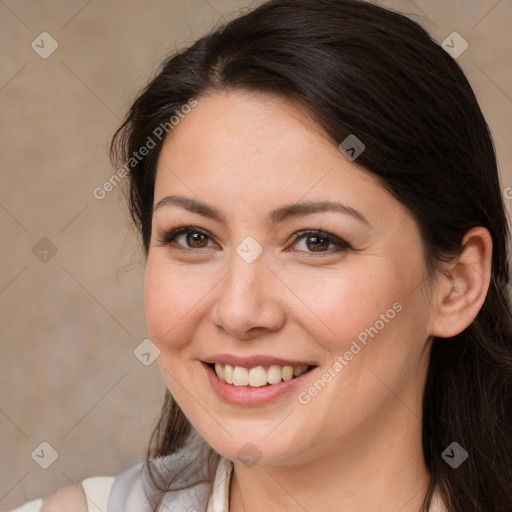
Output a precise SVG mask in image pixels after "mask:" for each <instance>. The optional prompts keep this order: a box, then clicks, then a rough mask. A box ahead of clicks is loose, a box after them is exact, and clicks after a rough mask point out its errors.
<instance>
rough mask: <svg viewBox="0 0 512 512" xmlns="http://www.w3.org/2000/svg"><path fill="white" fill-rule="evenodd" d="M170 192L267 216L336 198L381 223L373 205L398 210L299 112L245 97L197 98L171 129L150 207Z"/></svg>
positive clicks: (283, 103) (280, 102)
mask: <svg viewBox="0 0 512 512" xmlns="http://www.w3.org/2000/svg"><path fill="white" fill-rule="evenodd" d="M169 194H182V195H188V196H198V197H201V198H203V199H204V200H205V202H213V203H215V204H216V205H218V206H219V208H221V209H222V208H229V207H230V206H234V205H236V204H238V205H240V206H245V207H246V208H247V209H248V210H249V209H253V210H262V209H265V210H268V211H269V210H270V209H273V208H274V207H276V206H279V205H281V204H283V203H290V202H298V201H300V200H301V199H305V200H308V201H318V200H332V201H342V202H345V203H350V206H354V207H355V208H357V209H358V210H360V211H364V214H365V216H366V215H367V214H368V217H372V215H373V216H374V220H375V221H377V220H379V221H382V220H384V219H383V218H382V213H383V212H381V213H380V214H379V212H376V208H378V207H379V205H380V208H381V209H383V210H385V212H384V213H385V214H386V215H388V214H393V213H396V212H393V209H392V208H390V206H392V205H394V206H395V207H396V208H400V206H401V205H400V203H398V201H397V200H396V199H395V198H394V197H393V196H391V194H389V193H388V192H387V190H386V189H384V187H382V185H381V184H380V183H379V182H378V180H377V178H376V177H374V176H372V175H371V174H369V173H368V172H367V171H365V170H364V169H362V168H361V167H360V166H358V165H357V164H356V163H355V162H350V161H349V160H348V159H347V158H346V157H345V156H344V155H343V154H342V153H341V152H340V151H339V149H338V148H337V146H336V144H335V143H334V142H333V141H331V140H329V138H328V137H327V136H326V135H325V133H324V132H323V131H322V129H321V128H320V127H319V126H318V125H317V124H316V123H315V122H314V121H313V120H312V119H311V118H310V117H309V116H308V115H307V114H306V113H305V112H304V110H303V109H301V108H300V107H298V106H297V105H295V104H293V103H292V102H291V101H289V100H285V99H283V98H280V97H275V96H270V95H265V94H254V93H250V94H249V93H245V92H223V93H216V94H212V95H210V96H206V97H201V98H198V103H197V105H196V106H195V107H194V108H192V109H191V111H190V113H188V114H186V115H185V116H184V117H183V118H182V119H181V120H180V122H179V123H178V124H177V125H175V126H174V128H173V129H172V131H171V132H170V133H169V135H168V136H167V137H166V139H165V141H164V144H163V147H162V150H161V153H160V157H159V160H158V165H157V177H156V184H155V199H154V202H155V204H156V203H157V202H158V201H159V200H161V199H162V198H163V197H165V196H166V195H169ZM206 199H209V201H206ZM402 213H403V212H402ZM368 217H367V218H368ZM369 220H370V219H369Z"/></svg>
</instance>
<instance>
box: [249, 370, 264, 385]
mask: <svg viewBox="0 0 512 512" xmlns="http://www.w3.org/2000/svg"><path fill="white" fill-rule="evenodd" d="M266 384H267V372H266V371H265V368H263V366H256V368H251V369H250V371H249V386H252V387H253V388H259V387H261V386H265V385H266Z"/></svg>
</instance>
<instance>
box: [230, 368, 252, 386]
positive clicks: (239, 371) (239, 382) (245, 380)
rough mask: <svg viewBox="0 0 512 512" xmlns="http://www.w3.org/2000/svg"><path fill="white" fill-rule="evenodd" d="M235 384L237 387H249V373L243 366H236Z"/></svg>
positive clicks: (234, 373) (234, 371)
mask: <svg viewBox="0 0 512 512" xmlns="http://www.w3.org/2000/svg"><path fill="white" fill-rule="evenodd" d="M233 384H234V385H235V386H247V385H248V384H249V371H248V370H247V368H243V367H242V366H235V369H234V370H233Z"/></svg>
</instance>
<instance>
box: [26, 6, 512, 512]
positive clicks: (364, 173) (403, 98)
mask: <svg viewBox="0 0 512 512" xmlns="http://www.w3.org/2000/svg"><path fill="white" fill-rule="evenodd" d="M112 154H113V157H114V161H115V162H116V164H117V166H118V169H120V171H119V173H120V174H124V175H126V174H127V175H129V183H130V196H129V200H130V207H131V212H132V217H133V220H134V222H135V225H136V226H137V228H138V229H139V231H140V234H141V239H142V242H143V246H144V250H145V254H146V257H147V260H146V274H145V290H144V293H145V310H146V319H147V326H148V331H149V334H150V337H151V339H152V341H153V343H154V344H155V346H156V347H157V348H158V350H159V357H158V359H157V361H158V364H159V367H160V370H161V372H162V376H163V378H164V380H165V382H166V385H167V387H168V391H167V393H166V397H165V403H164V406H163V409H162V414H161V417H160V419H159V421H158V424H157V426H156V429H155V431H154V433H153V436H152V438H151V441H150V446H149V448H148V452H147V459H146V461H145V463H140V464H139V465H137V466H134V467H133V468H130V469H129V470H127V471H125V472H123V473H121V474H120V475H117V476H116V477H109V478H98V479H87V480H86V481H84V488H85V492H86V494H87V502H86V498H85V497H84V494H83V489H81V488H80V486H75V487H69V488H65V489H63V490H61V491H59V492H58V493H57V494H55V495H53V496H52V497H50V498H49V499H48V500H47V501H45V503H44V504H43V507H42V510H43V511H45V510H48V511H54V510H60V508H59V507H61V508H62V507H65V508H66V510H87V507H89V510H93V509H94V510H96V508H94V507H95V506H96V507H98V508H99V509H100V510H106V511H108V512H118V511H121V510H122V511H124V512H129V511H135V510H137V511H147V512H149V511H156V510H188V511H192V510H198V511H199V510H207V511H208V512H213V511H229V512H241V511H246V512H252V511H259V510H267V511H272V512H273V511H277V510H302V511H303V510H308V511H313V510H315V511H319V510H321V511H325V512H330V511H338V510H343V511H344V512H355V511H374V510H375V511H377V510H378V511H380V512H388V511H389V512H391V511H398V510H400V511H402V512H417V511H422V512H426V511H429V512H445V511H450V512H459V511H460V512H462V511H468V510H471V511H477V512H490V511H506V510H508V511H510V510H512V469H511V453H512V451H511V447H512V446H511V441H510V424H511V418H512V411H511V403H512V400H511V398H512V397H511V388H510V378H511V374H512V344H511V342H512V337H511V332H512V331H511V314H510V311H511V308H510V302H509V297H508V293H507V292H508V284H509V269H508V254H507V243H508V236H509V233H508V224H507V218H506V213H505V209H504V205H503V200H502V196H501V191H500V183H499V177H498V171H497V165H496V159H495V153H494V149H493V143H492V139H491V136H490V134H489V131H488V127H487V125H486V122H485V120H484V117H483V115H482V113H481V110H480V108H479V106H478V103H477V101H476V99H475V96H474V94H473V92H472V90H471V87H470V85H469V84H468V81H467V79H466V78H465V76H464V74H463V72H462V71H461V69H460V68H459V66H458V65H457V64H456V62H455V61H454V60H453V59H452V58H451V57H450V56H449V55H448V54H447V53H445V52H444V50H443V49H442V48H441V47H440V46H439V45H437V44H436V43H435V42H434V41H433V40H432V39H431V38H430V37H429V36H428V34H427V33H426V32H425V31H424V30H423V29H422V28H421V27H420V26H419V25H417V24H416V23H414V22H413V21H411V20H409V19H407V18H406V17H404V16H402V15H400V14H398V13H395V12H392V11H389V10H386V9H384V8H382V7H379V6H377V5H374V4H371V3H367V2H362V1H357V0H329V1H328V0H271V1H269V2H266V3H265V4H263V5H262V6H260V7H259V8H257V9H255V10H254V11H252V12H250V13H248V14H246V15H244V16H241V17H239V18H238V19H236V20H234V21H232V22H230V23H228V24H227V25H225V26H224V27H221V28H220V29H218V30H216V31H215V32H213V33H212V34H210V35H207V36H205V37H203V38H201V39H200V40H199V41H197V42H196V43H195V44H194V45H192V46H191V47H190V48H187V49H185V50H183V51H181V52H179V53H177V54H176V55H173V56H171V57H170V58H169V59H168V60H167V61H166V62H165V63H164V64H163V66H162V68H161V70H160V72H159V74H158V75H157V76H156V77H155V78H154V79H153V80H152V81H151V82H150V83H149V85H148V86H147V87H146V88H145V90H144V91H142V93H141V94H140V95H139V97H138V98H137V99H136V101H135V102H134V104H133V105H132V107H131V110H130V112H129V113H128V116H127V118H126V121H125V122H124V124H123V126H122V127H121V128H120V129H119V131H118V132H117V134H116V136H115V137H114V140H113V145H112ZM40 505H41V500H38V501H37V502H32V505H30V504H26V505H25V506H32V507H33V509H34V510H40ZM19 510H25V509H19ZM27 510H29V508H27ZM30 510H32V509H30Z"/></svg>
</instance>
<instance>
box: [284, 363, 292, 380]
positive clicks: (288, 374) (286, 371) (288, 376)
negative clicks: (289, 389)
mask: <svg viewBox="0 0 512 512" xmlns="http://www.w3.org/2000/svg"><path fill="white" fill-rule="evenodd" d="M292 377H293V366H285V367H284V368H283V380H291V379H292Z"/></svg>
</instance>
